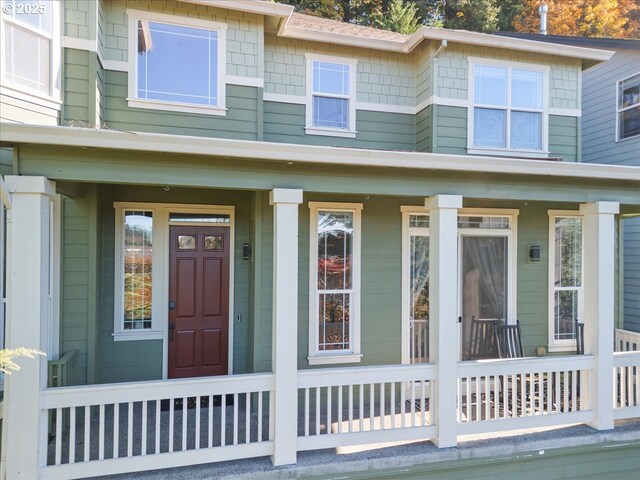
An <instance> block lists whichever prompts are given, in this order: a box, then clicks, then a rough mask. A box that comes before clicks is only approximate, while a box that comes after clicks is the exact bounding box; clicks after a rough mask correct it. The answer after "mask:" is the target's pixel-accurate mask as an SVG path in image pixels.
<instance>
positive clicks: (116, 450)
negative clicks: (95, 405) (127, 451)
mask: <svg viewBox="0 0 640 480" xmlns="http://www.w3.org/2000/svg"><path fill="white" fill-rule="evenodd" d="M112 445H113V458H118V457H119V456H120V404H119V403H117V402H116V403H114V404H113V443H112Z"/></svg>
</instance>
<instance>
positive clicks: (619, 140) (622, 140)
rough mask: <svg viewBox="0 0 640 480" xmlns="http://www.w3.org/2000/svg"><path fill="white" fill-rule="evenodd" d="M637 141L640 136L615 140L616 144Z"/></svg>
mask: <svg viewBox="0 0 640 480" xmlns="http://www.w3.org/2000/svg"><path fill="white" fill-rule="evenodd" d="M634 138H635V139H639V138H640V134H638V135H631V136H630V137H626V138H618V139H617V140H616V143H620V142H626V141H628V140H633V139H634Z"/></svg>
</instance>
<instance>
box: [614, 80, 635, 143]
mask: <svg viewBox="0 0 640 480" xmlns="http://www.w3.org/2000/svg"><path fill="white" fill-rule="evenodd" d="M617 97H618V99H617V108H616V111H617V114H616V117H617V131H618V138H617V139H618V140H624V139H625V138H632V137H637V136H638V135H640V73H637V74H635V75H633V76H631V77H629V78H626V79H624V80H621V81H619V82H618V95H617Z"/></svg>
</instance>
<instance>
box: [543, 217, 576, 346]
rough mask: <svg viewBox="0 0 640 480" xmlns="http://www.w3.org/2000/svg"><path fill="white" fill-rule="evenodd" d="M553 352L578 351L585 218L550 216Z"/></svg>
mask: <svg viewBox="0 0 640 480" xmlns="http://www.w3.org/2000/svg"><path fill="white" fill-rule="evenodd" d="M549 285H550V291H549V297H550V298H549V350H550V351H559V350H568V349H572V348H575V338H576V321H577V320H579V319H580V317H581V314H582V305H583V289H582V217H580V216H578V215H576V214H575V212H574V213H572V212H557V211H550V212H549Z"/></svg>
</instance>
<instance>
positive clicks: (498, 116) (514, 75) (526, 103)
mask: <svg viewBox="0 0 640 480" xmlns="http://www.w3.org/2000/svg"><path fill="white" fill-rule="evenodd" d="M470 62H471V67H472V68H471V71H472V75H471V77H472V78H471V80H470V82H471V92H472V95H473V112H472V113H471V114H470V115H469V132H470V133H469V151H470V153H485V154H497V155H500V154H511V155H513V153H514V152H516V153H518V154H522V155H531V156H546V155H547V146H548V140H547V116H548V112H547V110H548V109H547V103H548V102H547V97H548V95H547V93H546V92H547V83H548V82H547V77H548V68H544V67H539V66H531V65H520V64H514V65H511V64H509V63H507V62H497V61H489V60H486V59H477V60H475V61H474V60H470Z"/></svg>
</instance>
